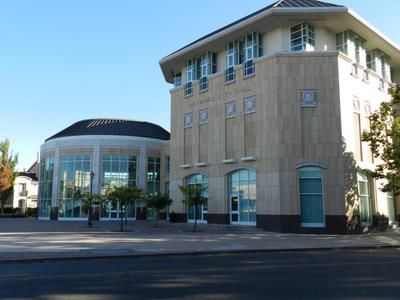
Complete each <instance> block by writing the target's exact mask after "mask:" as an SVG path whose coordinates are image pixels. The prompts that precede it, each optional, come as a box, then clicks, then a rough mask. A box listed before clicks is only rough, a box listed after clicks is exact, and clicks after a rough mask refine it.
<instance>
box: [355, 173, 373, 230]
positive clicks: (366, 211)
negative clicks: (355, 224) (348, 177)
mask: <svg viewBox="0 0 400 300" xmlns="http://www.w3.org/2000/svg"><path fill="white" fill-rule="evenodd" d="M357 179H358V198H359V206H360V207H359V211H360V220H361V223H367V224H369V223H371V221H372V203H371V184H370V182H371V178H370V177H369V176H368V174H367V173H365V172H358V174H357Z"/></svg>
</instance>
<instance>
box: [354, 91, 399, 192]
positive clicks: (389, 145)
mask: <svg viewBox="0 0 400 300" xmlns="http://www.w3.org/2000/svg"><path fill="white" fill-rule="evenodd" d="M389 94H390V95H391V99H390V100H389V101H387V102H382V103H381V105H380V106H379V109H378V110H377V111H376V112H374V113H372V114H371V116H370V117H369V119H370V121H371V128H370V131H369V132H367V131H365V132H363V134H362V140H363V141H364V142H368V143H369V146H370V148H371V151H372V154H373V155H374V157H375V158H379V159H380V161H379V163H378V164H377V165H376V168H375V171H374V173H373V174H372V176H373V177H374V178H379V179H385V180H386V183H385V184H384V185H383V186H382V191H383V192H391V191H393V192H394V194H395V195H399V194H400V85H398V84H397V85H395V86H393V87H391V88H390V89H389Z"/></svg>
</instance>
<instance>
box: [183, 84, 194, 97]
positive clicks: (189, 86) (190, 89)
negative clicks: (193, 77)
mask: <svg viewBox="0 0 400 300" xmlns="http://www.w3.org/2000/svg"><path fill="white" fill-rule="evenodd" d="M184 94H185V97H187V96H192V95H193V83H192V82H191V81H190V82H187V83H186V84H185V89H184Z"/></svg>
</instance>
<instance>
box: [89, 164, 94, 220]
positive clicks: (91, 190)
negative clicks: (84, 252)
mask: <svg viewBox="0 0 400 300" xmlns="http://www.w3.org/2000/svg"><path fill="white" fill-rule="evenodd" d="M93 178H94V172H93V171H90V192H89V195H90V196H89V211H88V226H89V227H92V192H93Z"/></svg>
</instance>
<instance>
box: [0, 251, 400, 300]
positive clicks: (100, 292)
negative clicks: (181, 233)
mask: <svg viewBox="0 0 400 300" xmlns="http://www.w3.org/2000/svg"><path fill="white" fill-rule="evenodd" d="M16 298H17V299H149V298H150V299H307V300H309V299H352V300H354V299H383V300H386V299H400V250H397V249H392V250H388V249H387V250H369V251H355V250H346V251H305V252H275V253H274V252H269V253H252V254H232V255H195V256H191V255H186V256H164V257H163V256H160V257H141V258H140V257H136V258H135V257H133V258H121V259H105V260H98V259H91V260H87V261H84V260H68V261H47V262H40V263H21V264H0V299H16Z"/></svg>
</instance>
